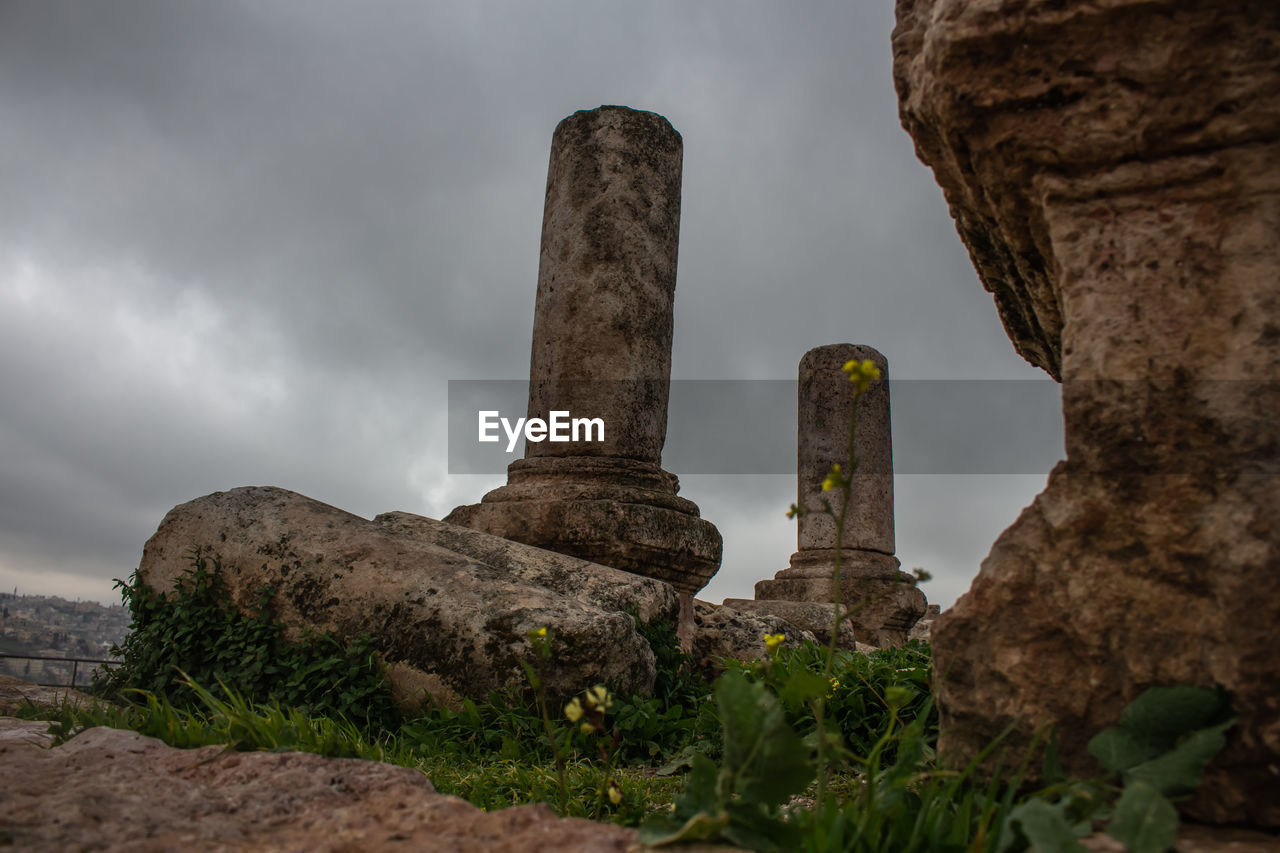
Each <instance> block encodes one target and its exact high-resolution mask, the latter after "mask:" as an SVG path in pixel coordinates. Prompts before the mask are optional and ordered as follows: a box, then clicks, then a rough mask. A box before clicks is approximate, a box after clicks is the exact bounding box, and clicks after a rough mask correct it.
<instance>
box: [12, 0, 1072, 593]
mask: <svg viewBox="0 0 1280 853" xmlns="http://www.w3.org/2000/svg"><path fill="white" fill-rule="evenodd" d="M892 8H893V3H892V2H891V0H874V2H872V0H866V1H865V2H856V3H851V2H848V0H839V2H829V3H818V2H811V0H810V2H805V3H803V4H796V3H786V4H783V3H777V2H750V1H749V0H733V2H727V0H725V2H710V0H708V2H702V3H696V4H695V3H689V2H687V0H675V1H674V2H646V3H602V2H599V0H590V2H577V3H566V2H549V0H543V2H539V3H527V2H505V3H494V2H477V0H465V2H464V0H457V2H452V3H431V2H422V0H399V2H389V0H365V1H364V2H355V0H351V2H341V3H339V2H329V0H290V2H283V0H279V1H278V2H265V0H254V2H233V0H219V2H216V3H213V2H209V3H177V2H172V0H156V1H155V2H131V0H112V2H82V0H73V2H59V0H29V2H28V1H27V0H5V2H2V3H0V114H2V115H3V116H4V120H3V122H2V123H0V186H2V187H3V191H2V192H0V395H2V399H3V401H4V402H3V407H2V409H0V588H3V589H5V590H6V591H8V590H9V589H11V588H12V587H15V586H16V587H18V589H19V591H20V592H27V593H45V594H58V595H63V596H67V597H72V598H74V597H81V598H96V599H100V600H104V601H118V600H119V597H118V594H117V593H115V592H113V590H112V579H113V578H116V577H127V576H128V574H129V573H130V572H131V571H132V570H133V569H134V568H135V567H136V565H137V562H138V559H139V558H140V556H141V552H142V545H143V543H144V542H145V541H146V539H147V538H148V537H149V536H150V535H151V534H152V533H153V532H154V531H155V529H156V526H157V525H158V524H159V522H160V520H161V518H162V517H163V516H164V514H165V512H166V511H168V509H169V508H170V507H172V506H174V505H175V504H178V503H182V502H185V501H188V500H190V499H192V498H195V497H198V496H201V495H205V494H208V493H210V492H214V491H219V490H223V489H228V488H232V487H235V486H242V485H277V486H282V487H285V488H289V489H293V490H296V491H299V492H302V493H303V494H306V495H309V496H311V497H314V498H317V499H319V500H322V501H325V502H327V503H331V504H334V505H336V506H338V507H341V508H343V509H346V510H349V511H351V512H354V513H357V514H359V515H362V516H365V517H372V516H373V515H375V514H377V513H379V512H384V511H389V510H405V511H409V512H416V513H421V514H424V515H428V516H432V517H436V518H439V517H442V516H444V515H445V514H447V513H448V512H449V511H450V509H452V508H453V507H454V506H457V505H459V504H464V503H474V502H475V501H477V500H478V499H479V498H480V496H481V495H482V494H483V493H484V492H486V491H487V490H489V489H491V488H493V487H495V486H498V485H501V484H502V482H504V478H503V477H502V476H501V475H487V476H482V475H465V476H464V475H450V474H448V471H447V462H448V459H447V436H446V432H447V430H446V388H447V382H448V380H450V379H504V380H509V379H525V378H527V376H528V359H529V344H530V335H531V330H532V322H533V316H532V312H533V302H534V293H535V288H536V284H537V268H538V247H539V237H540V229H541V217H542V205H543V193H544V189H545V183H546V170H547V159H548V153H549V150H550V144H551V135H552V132H553V131H554V129H555V126H556V124H557V123H558V122H559V121H560V120H561V119H562V118H564V117H565V116H567V115H569V114H570V113H572V112H574V111H576V110H579V109H590V108H594V107H597V106H599V105H601V104H625V105H628V106H632V107H636V108H640V109H647V110H652V111H654V112H658V113H661V114H662V115H664V116H666V117H667V118H668V119H669V120H670V121H671V123H672V124H673V125H674V126H675V128H676V129H677V130H678V131H679V132H680V133H681V135H682V136H683V138H684V190H683V202H682V221H681V243H680V267H679V274H678V283H677V288H676V303H675V344H674V351H673V360H672V370H673V376H674V377H676V378H679V379H696V380H715V379H739V380H740V379H772V380H778V379H794V376H795V372H796V366H797V364H798V362H799V360H800V357H801V356H802V355H803V354H804V353H805V351H807V350H809V349H811V348H812V347H815V346H819V345H823V344H829V343H842V342H849V343H857V344H867V345H870V346H874V347H876V348H877V349H879V350H880V351H881V352H883V353H884V354H885V355H886V356H887V358H888V360H889V365H890V371H891V374H892V376H893V377H894V379H895V380H897V379H912V380H921V379H928V380H951V382H949V383H947V385H948V386H949V387H951V388H953V389H955V390H956V391H957V393H955V394H950V393H939V395H938V400H939V402H938V405H937V407H936V409H935V410H933V411H930V410H929V407H927V406H925V407H921V406H919V405H913V406H909V407H905V408H903V409H902V411H898V410H897V409H895V413H896V415H897V417H896V419H895V424H894V434H895V440H896V441H898V442H899V444H902V443H903V442H904V441H905V440H906V438H905V437H906V436H908V435H909V434H918V433H920V432H921V431H922V430H923V431H924V432H925V433H928V434H933V435H936V434H951V435H953V436H954V437H955V439H956V442H957V443H956V445H955V447H954V448H949V447H942V448H940V449H939V454H938V455H939V456H941V457H945V458H949V459H951V461H952V462H953V463H954V464H952V465H950V466H936V468H935V469H931V468H929V467H928V466H924V467H921V466H919V465H917V466H915V470H916V471H917V472H920V471H923V473H911V474H903V475H900V476H899V477H898V478H897V482H896V488H897V500H896V512H897V543H898V556H899V557H900V558H901V560H902V562H903V565H904V568H911V567H914V566H920V567H923V568H926V569H928V570H929V571H931V572H932V573H933V575H934V578H935V579H934V580H933V581H932V582H931V583H929V584H927V585H926V586H925V592H926V594H927V595H928V596H929V598H930V600H931V601H934V602H936V603H940V604H942V605H943V606H944V607H945V606H949V605H950V604H951V602H952V601H953V600H954V599H955V597H956V596H957V595H958V594H960V593H962V592H963V591H964V590H965V589H966V588H967V587H968V584H969V582H970V581H971V579H972V578H973V576H974V575H975V574H976V572H977V569H978V565H979V563H980V561H981V560H982V558H983V557H984V556H985V555H986V553H987V551H988V549H989V548H990V545H991V543H992V541H993V540H994V539H995V537H996V536H997V535H998V534H999V532H1000V531H1001V530H1002V529H1003V528H1004V527H1006V526H1008V525H1009V524H1010V523H1011V522H1012V521H1013V520H1014V518H1015V517H1016V516H1017V513H1018V512H1019V510H1020V509H1021V508H1022V507H1023V506H1025V505H1026V504H1028V503H1029V502H1030V500H1031V498H1032V497H1033V496H1034V495H1035V494H1036V493H1037V492H1038V491H1040V489H1042V488H1043V486H1044V482H1045V479H1046V474H1047V472H1048V470H1049V468H1050V467H1051V465H1052V463H1053V461H1054V458H1055V457H1054V453H1053V452H1052V449H1053V448H1060V447H1061V438H1060V416H1059V414H1058V405H1057V402H1056V401H1057V394H1056V391H1054V390H1053V388H1052V386H1046V387H1048V388H1049V389H1050V393H1049V394H1047V395H1046V394H1038V395H1029V396H1026V397H1025V399H1023V398H1022V397H1019V399H1018V402H1016V403H1011V404H1010V405H1009V406H1007V407H1004V408H1003V409H1002V410H999V411H988V412H987V413H988V414H989V415H992V416H993V417H992V420H991V422H990V423H988V424H985V425H982V424H979V425H975V424H974V423H972V422H971V419H968V418H959V417H956V410H957V404H956V403H955V400H956V399H960V400H964V399H965V397H966V395H965V393H964V389H965V388H966V387H969V386H966V385H965V384H964V381H965V380H974V379H983V380H1037V379H1040V380H1043V379H1045V377H1044V374H1043V373H1041V372H1040V371H1039V370H1037V369H1035V368H1032V367H1030V366H1029V365H1027V364H1026V363H1025V362H1024V361H1023V360H1022V359H1021V358H1020V357H1019V356H1018V355H1017V354H1016V353H1015V352H1014V350H1013V347H1012V345H1011V344H1010V343H1009V340H1008V337H1007V336H1006V335H1005V333H1004V330H1003V328H1002V327H1001V325H1000V323H999V320H998V317H997V314H996V311H995V308H994V305H993V302H992V299H991V297H990V295H989V294H987V293H986V292H985V291H984V290H983V289H982V286H981V285H980V283H979V282H978V280H977V277H976V275H975V274H974V272H973V268H972V266H971V264H970V263H969V259H968V256H967V254H966V253H965V251H964V249H963V247H962V246H961V244H960V241H959V239H958V237H957V236H956V233H955V230H954V227H953V225H952V222H951V219H950V216H949V215H948V212H947V208H946V205H945V204H944V202H943V199H942V194H941V192H940V191H939V190H938V188H937V186H936V184H935V183H934V181H933V176H932V173H931V172H930V171H929V170H928V169H927V168H926V167H925V166H924V165H923V164H921V163H920V162H919V161H918V160H916V158H915V156H914V152H913V147H912V143H911V140H910V138H909V137H908V136H907V135H906V133H905V132H904V131H903V130H902V128H901V126H900V124H899V122H898V117H897V100H896V97H895V94H894V91H893V84H892V77H891V50H890V42H889V34H890V31H891V29H892V26H893V20H892V17H893V16H892ZM1046 381H1047V380H1046ZM920 387H924V386H920ZM974 387H977V386H974ZM1014 396H1015V397H1016V396H1018V395H1014ZM959 405H960V407H961V408H963V405H964V404H963V403H961V404H959ZM988 408H990V407H983V409H984V411H986V410H987V409H988ZM521 414H522V412H521ZM953 418H955V420H954V421H953V420H952V419H953ZM908 421H909V422H908ZM926 422H931V426H932V432H930V431H929V429H924V428H925V427H926V426H930V424H927V423H926ZM939 427H940V428H941V429H939ZM1055 430H1058V431H1059V432H1055ZM1028 432H1031V433H1034V434H1036V435H1042V436H1046V437H1047V440H1048V443H1049V446H1050V447H1051V452H1049V453H1048V454H1047V455H1046V457H1045V458H1044V460H1043V464H1040V465H1032V466H1030V468H1027V467H1026V466H1023V467H1022V468H1020V469H1019V471H1020V473H1014V472H1011V471H1009V470H1008V466H1003V467H1004V468H1005V470H998V469H1001V468H1002V466H1001V465H999V464H989V463H987V462H974V463H973V464H971V465H966V464H965V460H966V459H967V458H968V456H967V454H969V453H970V452H971V451H974V448H978V447H980V446H989V447H1001V446H1004V445H1007V444H1009V443H1010V442H1014V441H1016V440H1017V439H1018V438H1019V437H1025V436H1026V434H1027V433H1028ZM966 447H968V448H969V449H966ZM669 452H670V448H669ZM974 452H976V451H974ZM1059 455H1060V454H1059ZM980 457H981V454H980V453H979V454H977V456H975V457H974V458H980ZM981 458H985V457H981ZM748 468H749V466H748V465H744V469H748ZM900 470H901V469H900ZM957 471H958V472H960V473H956V472H957ZM675 473H676V474H682V475H683V476H682V477H681V481H682V491H681V493H682V494H683V495H685V496H686V497H688V498H690V499H692V500H694V501H695V502H696V503H698V504H699V506H700V507H701V510H702V514H703V516H704V517H706V518H708V519H709V520H711V521H712V522H714V523H715V524H716V525H717V526H718V527H719V528H720V530H721V532H722V533H723V535H724V540H725V548H724V563H723V566H722V568H721V570H720V573H719V574H718V575H717V576H716V578H715V579H714V580H713V581H712V582H711V584H710V586H708V587H707V588H706V589H705V590H704V591H703V593H702V597H703V598H706V599H709V600H713V601H719V600H721V599H722V598H725V597H751V595H752V585H753V584H754V583H755V581H757V580H760V579H763V578H767V577H771V576H772V575H773V574H774V572H776V571H778V570H779V569H782V568H785V567H786V565H787V560H788V558H789V556H790V555H791V553H792V552H793V551H794V550H795V528H794V523H793V522H791V521H788V520H787V519H786V517H785V515H784V513H785V510H786V508H787V506H788V505H789V504H790V502H791V501H792V500H794V499H795V481H794V476H793V475H792V476H788V475H786V474H775V475H758V474H757V475H746V474H743V475H710V474H688V473H686V472H682V471H681V470H680V469H679V468H675Z"/></svg>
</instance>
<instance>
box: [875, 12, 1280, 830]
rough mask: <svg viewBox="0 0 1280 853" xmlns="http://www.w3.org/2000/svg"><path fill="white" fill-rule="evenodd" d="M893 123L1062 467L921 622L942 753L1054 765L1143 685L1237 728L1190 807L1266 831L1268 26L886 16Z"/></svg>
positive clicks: (1278, 687) (1270, 381) (1275, 356)
mask: <svg viewBox="0 0 1280 853" xmlns="http://www.w3.org/2000/svg"><path fill="white" fill-rule="evenodd" d="M893 43H894V73H895V80H896V84H897V89H898V94H899V98H900V102H901V115H902V120H903V124H904V126H905V127H906V129H907V130H908V132H910V134H911V135H912V137H913V138H914V139H915V141H916V150H917V153H918V154H919V156H920V157H921V159H923V160H924V161H925V162H926V163H928V164H929V165H930V166H932V167H933V169H934V173H935V175H936V176H937V179H938V183H939V184H940V185H941V186H942V189H943V192H944V194H945V196H946V198H947V202H948V204H949V205H950V207H951V212H952V215H953V216H954V218H955V220H956V225H957V229H958V230H959V232H960V236H961V238H962V239H963V240H964V242H965V244H966V245H967V246H968V248H969V251H970V254H971V256H972V258H973V261H974V264H975V265H976V267H977V269H978V272H979V275H980V276H981V278H982V281H983V283H984V285H985V286H986V287H987V289H988V290H990V291H991V292H992V293H993V294H994V295H995V299H996V305H997V307H998V309H999V311H1000V315H1001V318H1002V319H1003V321H1004V323H1005V327H1006V329H1007V330H1008V332H1009V336H1010V338H1011V339H1012V340H1013V342H1014V345H1015V347H1016V348H1017V349H1018V351H1019V352H1020V353H1022V354H1023V356H1024V357H1026V358H1027V359H1028V360H1030V361H1031V362H1032V363H1034V364H1037V365H1039V366H1040V367H1042V368H1044V369H1045V370H1046V371H1048V372H1049V373H1050V374H1051V375H1053V376H1055V377H1060V378H1061V380H1062V382H1063V416H1064V423H1065V430H1066V444H1067V460H1066V461H1065V462H1064V463H1061V464H1060V465H1059V466H1058V467H1057V468H1055V469H1054V471H1053V473H1052V474H1051V476H1050V478H1049V483H1048V486H1047V487H1046V489H1045V491H1044V492H1043V493H1042V494H1041V495H1040V496H1039V497H1038V498H1036V500H1035V502H1034V503H1033V504H1032V505H1031V506H1030V507H1028V508H1027V509H1026V510H1025V511H1024V512H1023V513H1022V515H1021V516H1020V517H1019V518H1018V520H1017V521H1016V522H1015V523H1014V524H1013V526H1011V527H1010V528H1009V529H1008V530H1006V531H1005V533H1004V534H1003V535H1002V536H1001V537H1000V538H999V540H998V541H997V542H996V543H995V545H994V546H993V548H992V550H991V553H990V555H989V556H988V557H987V559H986V560H985V561H984V562H983V564H982V571H981V573H980V574H979V575H978V577H977V579H976V580H975V581H974V583H973V586H972V587H971V589H970V590H969V592H968V594H966V595H965V596H963V597H962V598H961V599H960V600H959V601H958V602H957V603H956V605H955V607H954V608H952V609H951V610H949V611H948V612H946V613H944V614H942V615H941V616H940V617H939V619H938V620H937V622H936V624H935V625H934V628H933V649H934V654H935V671H936V672H937V673H938V680H937V692H938V704H939V709H940V712H941V715H942V743H941V747H942V749H943V751H944V752H946V753H949V754H950V755H952V756H953V757H955V758H959V759H964V758H966V757H968V756H971V755H973V754H975V753H976V751H977V750H978V749H979V748H980V747H981V746H982V745H983V744H985V743H986V742H987V741H988V740H989V739H990V738H991V737H993V736H994V735H995V734H996V733H997V732H999V731H1000V730H1001V729H1002V728H1003V727H1004V726H1005V725H1006V724H1007V723H1009V722H1010V721H1012V720H1020V721H1021V722H1020V726H1021V728H1020V729H1019V731H1020V733H1021V736H1022V737H1023V739H1024V740H1025V738H1026V737H1027V735H1028V734H1029V732H1030V731H1031V730H1032V728H1033V727H1035V726H1036V725H1038V724H1041V723H1053V724H1056V725H1057V727H1058V732H1059V750H1060V754H1061V756H1062V758H1063V760H1064V764H1065V765H1066V767H1067V769H1068V770H1069V771H1072V772H1077V773H1089V772H1092V771H1093V770H1095V769H1096V765H1095V764H1094V763H1093V761H1092V759H1091V757H1090V756H1088V754H1087V751H1086V749H1085V744H1086V742H1087V740H1088V738H1089V737H1090V736H1091V735H1092V734H1093V733H1094V732H1096V731H1098V730H1099V729H1101V728H1103V727H1105V726H1107V725H1110V724H1112V723H1114V722H1115V721H1116V719H1117V717H1118V715H1119V713H1120V710H1121V708H1122V707H1123V706H1124V705H1125V704H1126V703H1128V702H1129V701H1130V700H1132V699H1133V698H1135V697H1136V696H1137V695H1138V694H1139V693H1141V692H1142V690H1144V689H1145V688H1146V687H1148V686H1151V685H1153V684H1184V683H1185V684H1200V685H1210V684H1218V685H1222V686H1224V687H1226V688H1227V689H1229V690H1230V691H1231V692H1232V695H1233V698H1234V704H1235V709H1236V712H1237V714H1238V716H1239V723H1238V726H1237V727H1236V728H1235V729H1233V730H1232V731H1231V732H1230V733H1229V742H1228V745H1227V748H1226V749H1225V750H1224V752H1223V753H1222V754H1221V755H1220V756H1219V757H1218V758H1217V759H1215V760H1214V762H1213V763H1212V764H1211V765H1210V768H1209V771H1208V773H1207V776H1206V781H1205V784H1204V786H1203V787H1202V789H1201V792H1200V793H1199V794H1198V795H1197V796H1196V797H1195V798H1194V799H1193V800H1191V801H1190V802H1189V803H1187V804H1185V805H1184V806H1183V809H1184V811H1185V812H1186V813H1188V814H1190V815H1192V816H1194V817H1197V818H1199V819H1202V820H1207V821H1214V822H1242V823H1243V822H1252V823H1255V824H1262V825H1266V826H1280V773H1278V772H1277V770H1276V768H1277V767H1280V463H1278V461H1277V460H1278V458H1280V417H1278V416H1277V413H1280V49H1277V44H1280V7H1277V6H1276V5H1275V4H1248V3H1237V4H1219V3H1205V2H1192V0H1154V2H1152V0H1141V2H1139V0H1107V2H1083V0H1068V2H1030V3H1028V2H1023V0H983V2H968V0H900V2H899V3H898V26H897V29H896V30H895V32H894V37H893Z"/></svg>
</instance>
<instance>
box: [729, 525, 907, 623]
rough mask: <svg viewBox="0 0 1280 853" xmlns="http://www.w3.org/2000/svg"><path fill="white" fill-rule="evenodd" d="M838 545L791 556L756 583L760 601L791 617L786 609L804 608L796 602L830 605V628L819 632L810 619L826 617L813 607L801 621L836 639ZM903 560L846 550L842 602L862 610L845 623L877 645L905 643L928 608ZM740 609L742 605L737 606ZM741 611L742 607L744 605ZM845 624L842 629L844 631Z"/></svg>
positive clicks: (842, 563) (766, 607)
mask: <svg viewBox="0 0 1280 853" xmlns="http://www.w3.org/2000/svg"><path fill="white" fill-rule="evenodd" d="M835 555H836V551H835V549H834V548H824V549H812V550H805V551H797V552H796V553H794V554H792V555H791V567H790V568H787V569H783V570H782V571H780V572H778V574H777V575H775V576H774V577H773V578H772V579H770V580H763V581H759V582H758V583H757V584H756V588H755V595H756V598H755V600H756V602H757V604H759V605H761V607H763V608H764V610H765V612H770V613H775V614H776V615H778V616H781V617H782V618H784V619H788V620H789V619H790V617H788V616H787V615H786V613H785V612H783V611H784V610H791V611H792V612H801V611H798V610H797V609H796V608H792V607H791V605H801V604H803V605H805V606H806V607H811V606H813V605H820V606H823V607H825V608H826V611H825V612H826V617H825V620H826V621H827V627H826V628H825V629H823V630H822V631H821V633H820V632H819V630H818V628H817V627H815V626H814V625H810V624H809V620H811V619H814V620H818V621H822V619H821V618H820V617H818V616H817V615H816V612H813V613H812V614H811V613H810V611H808V610H805V611H803V612H804V613H805V614H807V615H805V616H803V617H801V618H803V619H804V620H805V621H804V622H803V623H800V622H797V623H795V624H797V625H799V626H800V627H803V628H806V629H808V630H810V631H813V632H814V633H815V634H818V635H820V636H825V637H827V638H828V640H829V639H830V636H831V628H830V625H829V620H830V617H831V600H832V597H833V595H834V593H835V582H834V580H833V578H832V573H833V571H834V569H835ZM900 565H901V563H900V562H899V561H898V558H897V557H894V556H893V555H891V554H882V553H880V552H879V551H863V550H859V549H856V548H846V549H844V550H843V551H842V552H841V555H840V602H841V605H842V606H843V607H853V608H857V611H856V612H855V613H853V614H852V615H850V616H849V617H848V621H846V622H845V623H844V624H845V626H848V627H851V628H852V630H853V634H854V636H855V637H856V638H857V639H859V640H860V641H862V642H865V643H870V644H871V645H875V646H886V645H893V646H900V645H902V644H903V643H905V642H906V641H907V634H908V633H909V632H910V631H911V628H912V626H913V625H915V624H916V622H918V621H919V620H920V617H922V616H923V615H924V613H925V610H926V609H927V608H928V604H929V603H928V600H927V599H926V598H925V595H924V593H923V592H922V591H921V590H920V589H919V588H917V586H916V579H915V578H914V577H912V576H911V575H909V574H907V573H906V572H904V571H901V570H900V569H899V566H900ZM731 606H733V607H738V605H737V604H733V605H731ZM739 609H741V608H739ZM843 630H844V629H843V628H842V633H843Z"/></svg>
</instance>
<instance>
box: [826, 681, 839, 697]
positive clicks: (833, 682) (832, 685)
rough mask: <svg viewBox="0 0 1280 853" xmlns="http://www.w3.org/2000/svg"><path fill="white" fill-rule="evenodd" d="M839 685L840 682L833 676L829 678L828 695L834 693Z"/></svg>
mask: <svg viewBox="0 0 1280 853" xmlns="http://www.w3.org/2000/svg"><path fill="white" fill-rule="evenodd" d="M839 686H840V682H839V681H838V680H837V679H834V678H833V679H831V686H830V689H828V690H827V695H828V696H834V695H836V688H838V687H839Z"/></svg>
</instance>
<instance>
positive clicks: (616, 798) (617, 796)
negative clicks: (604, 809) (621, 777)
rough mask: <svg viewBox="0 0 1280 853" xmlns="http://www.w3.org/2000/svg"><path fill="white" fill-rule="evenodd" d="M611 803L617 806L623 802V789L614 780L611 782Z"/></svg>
mask: <svg viewBox="0 0 1280 853" xmlns="http://www.w3.org/2000/svg"><path fill="white" fill-rule="evenodd" d="M609 802H611V803H613V804H614V805H615V806H616V805H618V803H621V802H622V789H621V788H619V787H618V783H617V782H616V781H614V780H613V779H610V780H609Z"/></svg>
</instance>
